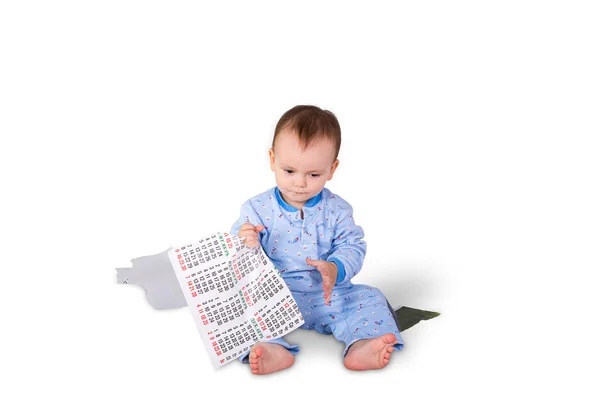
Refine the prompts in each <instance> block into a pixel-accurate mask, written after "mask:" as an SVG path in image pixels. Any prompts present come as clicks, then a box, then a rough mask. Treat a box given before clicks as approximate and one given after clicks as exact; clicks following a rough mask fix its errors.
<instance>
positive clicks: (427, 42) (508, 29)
mask: <svg viewBox="0 0 600 400" xmlns="http://www.w3.org/2000/svg"><path fill="white" fill-rule="evenodd" d="M212 3H213V2H211V3H210V4H209V3H208V2H204V3H202V2H194V1H185V2H181V1H171V2H167V1H164V2H158V1H124V0H120V1H102V2H83V1H71V2H67V1H53V2H31V1H18V2H17V1H7V2H2V5H1V6H0V46H1V47H0V57H1V63H0V69H1V70H2V71H1V74H0V84H1V86H0V132H1V135H2V136H1V137H2V140H1V148H0V167H1V170H0V173H1V184H2V186H1V187H2V195H1V197H0V201H1V202H2V204H1V207H0V212H1V222H0V229H1V234H2V237H1V246H2V261H1V267H2V269H1V271H2V277H1V279H0V296H1V300H2V301H1V303H0V304H1V307H2V324H3V326H4V328H3V329H2V333H1V336H2V340H1V341H0V346H2V348H1V355H0V359H1V361H0V362H1V363H2V371H3V372H2V373H1V374H2V378H1V381H2V382H3V383H2V385H1V386H0V397H1V398H3V399H4V398H6V399H21V398H33V397H34V396H44V397H47V396H50V395H52V396H54V395H57V396H59V397H60V398H69V399H70V398H90V399H92V398H93V399H101V398H102V399H105V398H113V399H137V398H152V399H154V398H157V399H158V398H172V399H181V398H208V396H209V389H210V388H213V389H215V388H216V389H217V390H219V389H224V390H227V391H228V392H226V393H225V397H226V398H233V397H234V395H233V394H234V393H235V395H236V396H237V397H236V398H241V397H242V396H244V398H259V397H260V398H265V397H264V396H265V395H263V394H262V393H261V391H263V390H264V391H268V392H269V394H267V395H266V396H269V397H268V398H274V397H279V394H278V393H281V392H282V391H285V392H284V394H285V396H286V397H289V398H299V397H302V398H313V397H317V398H321V397H324V398H340V397H345V396H347V395H350V396H352V395H354V396H352V397H355V396H363V397H368V398H370V397H373V398H380V397H382V396H384V395H383V394H384V393H388V394H387V397H389V398H434V397H435V398H439V397H441V396H449V395H452V396H461V397H462V398H468V399H471V398H482V397H483V398H506V396H509V395H510V396H514V397H516V398H524V397H526V396H527V397H531V396H542V395H551V396H556V397H557V398H558V397H566V396H567V395H568V394H570V397H571V398H591V397H595V396H597V395H598V389H597V386H592V384H591V381H592V379H593V378H594V377H596V378H597V370H598V356H599V355H600V354H599V349H598V335H599V333H600V332H599V330H598V328H597V325H598V323H597V320H598V311H599V309H600V302H599V299H598V294H597V293H598V290H597V288H596V286H597V283H598V272H597V271H598V268H599V267H600V254H599V247H600V228H599V226H600V211H599V207H598V205H599V204H600V188H599V186H600V185H599V181H600V179H599V172H600V161H599V157H598V154H599V153H600V146H599V144H598V139H599V134H600V120H599V111H600V95H599V93H600V79H599V73H598V71H600V58H599V48H600V40H599V38H600V25H599V24H598V21H599V18H600V13H599V11H598V6H596V5H595V4H594V3H595V2H592V1H590V2H581V1H569V2H567V1H562V2H560V1H543V2H542V1H539V2H533V1H503V2H495V3H496V4H495V5H492V4H491V2H477V1H471V2H467V1H458V2H447V1H444V2H442V1H426V2H403V3H401V4H396V3H397V2H377V1H373V2H368V3H367V2H354V1H345V2H327V1H320V2H317V1H304V2H294V3H292V2H283V1H270V2H265V1H256V2H241V1H240V2H218V4H212ZM214 3H217V2H214ZM484 4H485V5H484ZM297 104H313V105H317V106H320V107H322V108H325V109H329V110H331V111H333V112H334V113H335V114H336V115H337V117H338V118H339V120H340V123H341V127H342V132H343V143H342V150H341V153H340V161H341V163H340V167H339V169H338V172H337V173H336V176H335V177H334V179H333V180H332V181H331V182H329V184H328V187H329V188H330V189H331V190H332V191H333V192H335V193H338V194H340V195H341V196H342V197H344V198H345V199H346V200H348V201H349V202H350V203H351V204H352V205H353V206H354V209H355V219H356V221H357V222H358V223H359V224H360V225H362V227H363V228H364V229H365V232H366V240H367V242H368V246H369V247H368V253H367V258H366V262H365V265H364V268H363V271H362V272H361V273H360V274H359V275H358V276H357V277H356V278H355V279H354V282H355V283H368V284H371V285H373V286H377V287H379V288H381V289H382V290H383V291H384V293H386V295H387V296H388V298H389V300H390V302H391V303H392V305H393V306H397V307H398V306H401V305H405V306H409V307H415V308H423V309H427V310H433V311H439V312H441V313H442V315H441V316H440V317H438V318H436V319H433V320H431V321H426V322H421V323H420V324H418V325H416V326H415V327H413V328H411V329H410V330H407V331H405V332H404V334H403V337H404V340H405V343H406V347H405V349H404V350H403V351H401V352H396V353H394V354H393V356H392V360H391V363H390V364H389V366H388V367H387V368H385V369H384V370H381V371H370V372H364V373H359V372H352V371H348V370H346V369H344V367H343V364H342V359H341V351H342V348H343V346H342V345H341V344H340V343H338V342H336V341H335V339H334V338H333V337H325V336H319V335H318V334H317V333H314V332H306V331H296V332H294V333H292V334H291V335H290V336H289V339H290V341H291V342H293V343H297V344H299V345H300V346H301V348H302V350H301V353H300V354H299V355H298V356H297V357H296V364H295V365H294V366H293V367H292V368H291V369H289V370H286V371H284V372H281V373H278V374H274V375H269V376H264V377H255V376H252V375H251V374H250V371H249V368H248V367H247V366H245V365H241V364H239V363H232V364H228V365H227V366H225V367H223V368H221V369H219V370H214V369H213V368H212V366H211V365H210V362H209V360H208V357H207V355H206V354H205V350H204V348H203V345H202V343H201V340H200V337H199V335H198V332H197V331H196V328H195V325H194V324H193V320H192V317H191V315H190V313H189V311H188V310H187V309H186V308H181V309H177V310H170V311H156V310H153V309H152V308H151V307H150V306H149V305H148V303H147V302H146V300H145V296H144V291H143V290H142V289H141V288H139V287H135V286H131V285H118V284H116V279H115V270H114V268H123V267H129V266H130V265H131V263H130V260H131V259H132V258H136V257H139V256H143V255H150V254H155V253H158V252H161V251H163V250H165V249H166V248H167V247H169V246H177V245H180V244H182V243H184V242H187V241H189V240H195V239H198V238H200V237H202V236H203V235H205V234H207V233H212V232H215V231H227V230H228V229H229V228H230V227H231V224H232V223H233V222H234V221H235V220H236V218H237V217H238V213H239V208H240V206H241V204H242V203H243V202H244V201H245V200H246V199H247V198H249V197H251V196H253V195H255V194H257V193H260V192H262V191H264V190H266V189H268V188H269V187H272V186H274V179H273V176H272V173H271V171H270V169H269V166H268V158H267V151H268V149H269V146H270V142H271V137H272V132H273V128H274V126H275V124H276V122H277V120H278V119H279V117H280V116H281V114H283V113H284V112H285V111H286V110H287V109H289V108H291V107H293V106H294V105H297ZM594 371H596V372H594ZM213 396H214V394H213ZM334 396H335V397H334Z"/></svg>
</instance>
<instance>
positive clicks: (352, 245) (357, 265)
mask: <svg viewBox="0 0 600 400" xmlns="http://www.w3.org/2000/svg"><path fill="white" fill-rule="evenodd" d="M338 199H339V198H338ZM340 200H341V199H340ZM336 214H337V215H336V219H335V221H333V224H334V226H333V235H334V236H333V241H332V247H331V250H330V251H329V255H328V257H327V261H330V262H333V263H335V264H336V265H337V267H338V278H337V280H336V284H344V283H347V282H348V281H349V280H350V279H352V278H353V277H354V276H355V275H356V274H358V272H359V271H360V269H361V268H362V265H363V261H364V258H365V254H366V253H367V243H366V242H365V241H364V240H363V237H364V232H363V230H362V228H361V227H360V226H358V225H356V224H355V223H354V218H353V212H352V206H350V204H348V203H346V202H345V201H343V202H342V204H341V207H339V209H338V211H337V212H336Z"/></svg>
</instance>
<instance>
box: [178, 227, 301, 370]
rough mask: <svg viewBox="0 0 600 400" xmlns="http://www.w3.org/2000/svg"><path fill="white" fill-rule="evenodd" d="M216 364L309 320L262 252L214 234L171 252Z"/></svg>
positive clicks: (193, 313)
mask: <svg viewBox="0 0 600 400" xmlns="http://www.w3.org/2000/svg"><path fill="white" fill-rule="evenodd" d="M169 259H170V261H171V265H172V266H173V269H174V270H175V275H177V279H178V281H179V284H180V285H181V288H182V290H183V293H184V295H185V299H186V301H187V304H188V307H189V309H190V311H191V312H192V316H193V318H194V321H195V323H196V327H197V328H198V331H199V332H200V336H201V338H202V341H203V342H204V345H205V346H206V350H207V351H208V354H209V356H210V359H211V362H212V363H213V366H215V367H217V368H218V367H221V366H223V365H225V364H227V363H229V362H231V361H233V360H235V359H237V358H238V357H240V356H241V355H243V354H245V353H247V352H248V350H249V349H250V347H251V346H252V345H253V344H255V343H257V342H260V341H266V340H270V339H274V338H277V337H281V336H284V335H286V334H288V333H289V332H291V331H293V330H294V329H296V328H298V327H300V326H301V325H302V324H303V323H304V320H303V318H302V314H301V313H300V310H299V309H298V305H297V304H296V302H295V301H294V298H293V297H292V294H291V292H290V291H289V289H288V287H287V285H286V284H285V282H284V280H283V278H281V276H280V275H279V272H278V271H277V269H276V268H275V266H274V265H273V264H272V263H271V261H270V260H269V258H268V257H267V255H266V254H265V252H264V251H263V249H262V247H261V246H256V247H248V246H246V245H245V244H244V243H243V241H242V239H241V238H240V237H238V236H234V235H229V234H228V233H215V234H213V235H211V236H209V237H206V238H203V239H201V240H199V241H198V242H196V243H192V244H188V245H185V246H181V247H179V248H176V249H173V250H171V251H170V252H169Z"/></svg>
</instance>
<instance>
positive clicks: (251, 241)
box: [238, 222, 265, 247]
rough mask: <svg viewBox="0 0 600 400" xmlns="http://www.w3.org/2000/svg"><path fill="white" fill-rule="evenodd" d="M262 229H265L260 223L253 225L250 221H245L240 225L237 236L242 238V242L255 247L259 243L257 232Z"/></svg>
mask: <svg viewBox="0 0 600 400" xmlns="http://www.w3.org/2000/svg"><path fill="white" fill-rule="evenodd" d="M263 229H265V227H264V226H262V225H257V226H254V225H252V224H251V223H249V222H246V223H245V224H244V225H242V226H241V227H240V231H239V232H238V236H239V237H242V238H244V243H245V244H247V245H248V246H250V247H255V246H258V245H259V244H260V240H258V233H259V232H261V231H262V230H263Z"/></svg>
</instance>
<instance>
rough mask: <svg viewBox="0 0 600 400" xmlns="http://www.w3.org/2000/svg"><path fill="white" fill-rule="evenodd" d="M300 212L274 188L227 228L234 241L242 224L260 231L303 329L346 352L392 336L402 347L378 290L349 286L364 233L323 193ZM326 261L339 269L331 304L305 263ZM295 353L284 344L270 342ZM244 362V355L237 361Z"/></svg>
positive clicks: (340, 203) (344, 207) (343, 206)
mask: <svg viewBox="0 0 600 400" xmlns="http://www.w3.org/2000/svg"><path fill="white" fill-rule="evenodd" d="M302 212H303V214H304V215H303V216H304V218H302V216H301V213H300V210H298V209H297V208H295V207H292V206H290V205H289V204H287V203H286V202H285V201H284V200H283V199H282V197H281V195H280V194H279V190H278V189H277V188H273V189H270V190H268V191H266V192H264V193H262V194H259V195H258V196H255V197H253V198H251V199H250V200H248V201H247V202H246V203H244V204H243V205H242V210H241V214H240V218H239V219H238V221H237V222H236V223H235V224H234V225H233V227H232V228H231V234H234V235H237V234H238V232H239V230H240V227H241V226H242V224H244V223H246V222H249V223H251V224H252V225H255V226H256V225H263V226H264V227H265V229H264V230H263V231H262V232H260V233H259V235H260V236H259V239H260V243H261V245H262V247H263V249H264V251H265V253H266V254H267V255H268V256H269V258H270V259H271V262H272V263H273V264H274V265H275V267H276V268H277V269H278V270H279V272H280V274H281V276H282V277H283V279H284V281H285V282H286V283H287V285H288V288H289V289H290V291H291V292H292V295H293V296H294V299H295V300H296V302H297V303H298V306H299V308H300V312H301V313H302V316H303V317H304V321H305V323H304V325H302V326H301V328H302V329H314V330H316V331H317V332H319V333H322V334H327V335H329V334H333V335H334V337H335V338H336V339H337V340H339V341H341V342H344V343H345V344H346V348H345V349H344V353H343V355H344V356H345V355H346V352H347V351H348V347H349V346H350V345H351V344H352V343H354V342H355V341H357V340H360V339H370V338H375V337H379V336H381V335H384V334H386V333H393V334H394V335H395V336H396V338H397V339H398V343H397V344H396V345H394V347H395V349H396V350H400V349H402V347H403V341H402V338H401V337H400V331H399V328H398V326H397V323H396V321H395V314H394V312H393V310H391V307H390V306H389V303H388V302H387V300H386V298H385V296H384V295H383V293H381V291H379V289H376V288H373V287H370V286H367V285H354V284H353V283H352V282H351V281H350V280H351V279H352V277H354V276H355V275H356V274H357V273H358V272H359V271H360V269H361V268H362V264H363V261H364V257H365V254H366V247H367V246H366V243H365V242H364V240H363V237H364V233H363V230H362V228H361V227H360V226H358V225H356V224H355V223H354V219H353V213H352V207H351V206H350V204H348V203H347V202H346V201H344V200H343V199H342V198H340V197H339V196H337V195H334V194H333V193H331V191H329V190H328V189H326V188H324V189H323V190H322V191H321V193H319V194H318V195H317V196H315V197H313V198H312V199H310V200H309V201H307V202H306V204H304V207H303V208H302ZM307 257H308V258H310V259H313V260H316V259H318V260H327V261H330V262H334V263H336V265H337V266H338V280H337V281H336V284H335V286H334V287H333V293H332V296H331V304H330V305H326V304H325V299H324V298H323V289H322V280H321V274H320V273H319V271H317V269H316V268H315V267H312V266H309V265H307V264H306V258H307ZM274 342H275V343H279V344H281V345H283V346H284V347H285V348H287V349H288V350H290V352H292V354H295V353H297V352H298V347H297V346H291V345H289V344H288V343H286V342H285V340H283V339H281V338H280V339H277V340H275V341H274ZM240 360H246V361H247V355H245V356H242V357H240Z"/></svg>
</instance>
